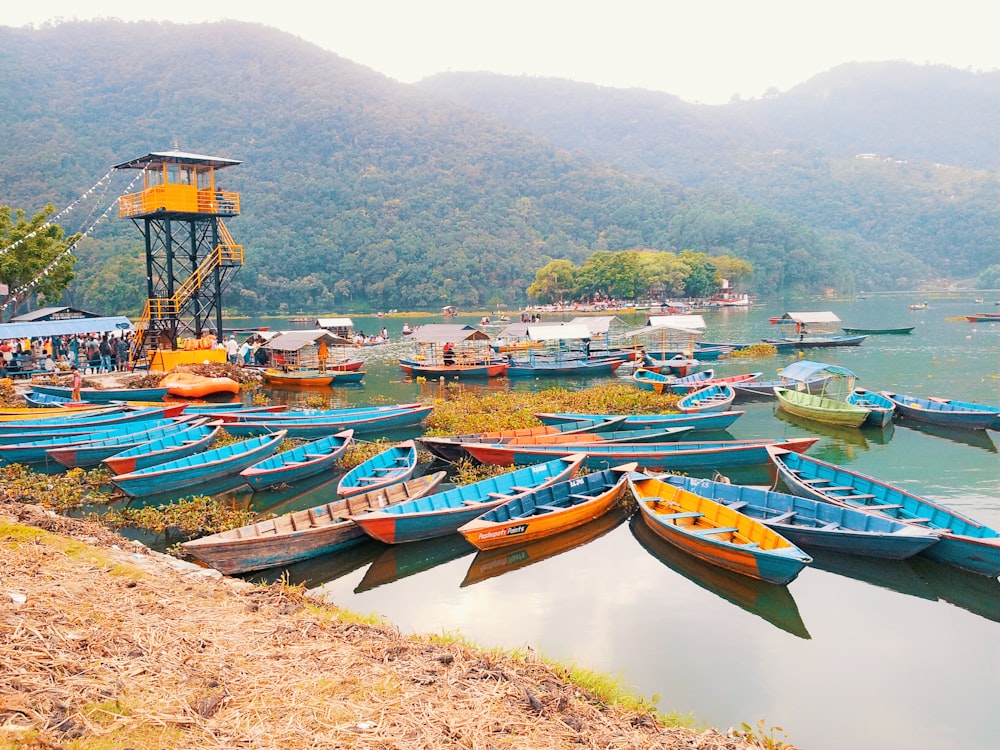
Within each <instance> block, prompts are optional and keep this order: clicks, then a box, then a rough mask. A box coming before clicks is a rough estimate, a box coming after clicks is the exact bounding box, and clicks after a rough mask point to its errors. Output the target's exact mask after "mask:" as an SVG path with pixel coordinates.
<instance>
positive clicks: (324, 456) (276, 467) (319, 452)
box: [240, 430, 354, 490]
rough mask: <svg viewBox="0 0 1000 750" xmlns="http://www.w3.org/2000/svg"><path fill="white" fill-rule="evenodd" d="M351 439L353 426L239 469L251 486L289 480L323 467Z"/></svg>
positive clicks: (334, 458)
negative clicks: (241, 469) (350, 428)
mask: <svg viewBox="0 0 1000 750" xmlns="http://www.w3.org/2000/svg"><path fill="white" fill-rule="evenodd" d="M353 442H354V430H344V431H343V432H338V433H337V434H336V435H328V436H327V437H322V438H320V439H319V440H313V441H312V442H310V443H306V444H305V445H300V446H297V447H295V448H292V449H291V450H287V451H282V452H281V453H275V454H274V455H273V456H268V457H267V458H265V459H264V460H263V461H258V462H257V463H255V464H254V465H253V466H248V467H247V468H245V469H244V470H243V471H241V472H240V476H241V477H243V478H244V479H246V480H247V484H249V485H250V486H251V487H253V488H254V489H255V490H261V489H266V488H267V487H277V486H278V485H279V484H291V483H292V482H298V481H300V480H302V479H305V478H306V477H311V476H315V475H316V474H319V473H320V472H322V471H327V470H328V469H330V467H331V466H332V465H333V463H334V462H335V461H336V460H337V459H338V458H340V457H341V456H342V455H344V452H345V451H346V450H347V449H348V448H349V447H350V446H351V443H353Z"/></svg>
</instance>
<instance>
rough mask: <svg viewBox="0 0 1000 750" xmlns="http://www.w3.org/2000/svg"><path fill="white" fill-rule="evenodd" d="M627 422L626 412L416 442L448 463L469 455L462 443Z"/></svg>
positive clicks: (599, 428)
mask: <svg viewBox="0 0 1000 750" xmlns="http://www.w3.org/2000/svg"><path fill="white" fill-rule="evenodd" d="M624 421H625V416H624V415H619V416H613V417H608V418H607V419H587V420H581V421H579V422H564V423H562V424H561V425H542V426H540V427H521V428H518V429H511V430H493V431H492V432H473V433H468V434H465V435H451V436H448V437H437V436H434V437H427V436H424V437H419V438H417V442H418V443H420V445H421V446H422V447H423V448H425V449H427V450H428V451H430V452H431V453H433V454H434V455H435V456H436V457H437V458H440V459H442V460H444V461H448V462H449V463H456V462H457V461H460V460H462V458H463V457H466V453H465V449H464V448H462V444H463V443H493V442H504V441H506V440H507V439H508V438H517V437H537V436H540V435H557V434H575V433H596V432H603V431H605V430H614V428H615V426H616V425H618V424H621V423H622V422H624Z"/></svg>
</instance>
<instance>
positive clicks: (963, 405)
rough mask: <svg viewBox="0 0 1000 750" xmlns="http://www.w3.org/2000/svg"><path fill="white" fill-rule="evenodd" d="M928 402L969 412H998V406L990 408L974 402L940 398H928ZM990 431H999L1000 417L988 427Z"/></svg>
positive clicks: (987, 405) (999, 409)
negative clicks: (983, 410)
mask: <svg viewBox="0 0 1000 750" xmlns="http://www.w3.org/2000/svg"><path fill="white" fill-rule="evenodd" d="M927 400H928V401H936V402H937V403H939V404H948V405H950V406H955V407H957V408H959V409H968V410H970V411H978V410H980V409H985V410H987V411H992V410H996V411H997V412H1000V406H991V405H990V404H980V403H977V402H975V401H956V400H955V399H953V398H941V397H940V396H928V397H927ZM989 429H991V430H997V431H1000V415H998V416H997V418H996V419H994V420H993V424H991V425H990V426H989Z"/></svg>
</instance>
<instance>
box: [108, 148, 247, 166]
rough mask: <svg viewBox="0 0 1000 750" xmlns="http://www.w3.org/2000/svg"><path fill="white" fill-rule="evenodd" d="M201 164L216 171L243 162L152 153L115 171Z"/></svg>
mask: <svg viewBox="0 0 1000 750" xmlns="http://www.w3.org/2000/svg"><path fill="white" fill-rule="evenodd" d="M164 162H166V163H168V164H201V165H205V166H209V167H215V168H216V169H222V168H224V167H235V166H236V165H237V164H242V163H243V162H241V161H237V160H236V159H224V158H222V157H221V156H204V155H202V154H189V153H187V152H186V151H151V152H150V153H148V154H146V155H145V156H139V157H137V158H135V159H131V160H129V161H126V162H122V163H121V164H116V165H115V166H114V169H143V168H145V167H146V166H147V165H148V164H163V163H164Z"/></svg>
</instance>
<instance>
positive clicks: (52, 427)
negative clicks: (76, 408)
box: [0, 404, 184, 443]
mask: <svg viewBox="0 0 1000 750" xmlns="http://www.w3.org/2000/svg"><path fill="white" fill-rule="evenodd" d="M183 410H184V405H183V404H178V405H177V406H166V405H164V406H157V407H153V408H151V409H132V410H126V409H123V408H118V407H111V408H109V410H108V411H103V412H100V413H98V414H88V415H76V414H75V413H70V414H66V415H65V416H64V417H60V418H55V417H50V418H46V419H25V420H11V421H8V422H0V443H12V442H24V439H23V438H21V436H23V435H31V434H37V435H39V437H41V436H42V435H44V434H46V433H48V434H49V435H53V434H55V435H58V434H60V433H70V432H77V433H81V432H100V431H101V430H104V429H108V428H110V427H112V426H113V425H125V424H128V423H131V422H142V421H143V420H147V419H169V418H171V417H176V416H179V415H180V413H181V412H182V411H183ZM15 438H16V439H15ZM28 439H29V440H30V439H31V438H28Z"/></svg>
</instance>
